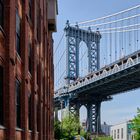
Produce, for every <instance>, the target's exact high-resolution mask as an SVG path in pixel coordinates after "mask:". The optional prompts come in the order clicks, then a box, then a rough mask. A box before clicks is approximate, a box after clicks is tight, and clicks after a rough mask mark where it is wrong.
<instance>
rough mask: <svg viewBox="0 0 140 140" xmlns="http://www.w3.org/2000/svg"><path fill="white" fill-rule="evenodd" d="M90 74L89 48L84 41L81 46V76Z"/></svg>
mask: <svg viewBox="0 0 140 140" xmlns="http://www.w3.org/2000/svg"><path fill="white" fill-rule="evenodd" d="M87 74H88V48H87V45H86V43H85V42H84V41H82V42H81V43H80V44H79V76H80V77H84V76H86V75H87Z"/></svg>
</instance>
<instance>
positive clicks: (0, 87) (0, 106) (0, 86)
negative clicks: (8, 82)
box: [0, 66, 3, 125]
mask: <svg viewBox="0 0 140 140" xmlns="http://www.w3.org/2000/svg"><path fill="white" fill-rule="evenodd" d="M0 125H3V68H2V67H1V66H0Z"/></svg>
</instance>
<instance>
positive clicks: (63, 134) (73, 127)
mask: <svg viewBox="0 0 140 140" xmlns="http://www.w3.org/2000/svg"><path fill="white" fill-rule="evenodd" d="M79 129H80V122H79V118H78V117H77V116H73V115H72V114H70V113H67V115H66V116H65V117H64V118H63V120H62V122H59V121H55V123H54V130H55V132H54V133H55V139H58V140H59V139H65V140H72V139H73V136H75V135H77V134H78V131H79Z"/></svg>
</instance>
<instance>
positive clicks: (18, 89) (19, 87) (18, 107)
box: [16, 80, 21, 128]
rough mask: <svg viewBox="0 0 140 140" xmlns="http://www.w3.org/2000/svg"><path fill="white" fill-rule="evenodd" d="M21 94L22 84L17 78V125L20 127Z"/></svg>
mask: <svg viewBox="0 0 140 140" xmlns="http://www.w3.org/2000/svg"><path fill="white" fill-rule="evenodd" d="M20 95H21V84H20V82H19V81H18V80H16V126H17V127H18V128H20V127H21V123H20V122H21V116H20V115H21V102H20Z"/></svg>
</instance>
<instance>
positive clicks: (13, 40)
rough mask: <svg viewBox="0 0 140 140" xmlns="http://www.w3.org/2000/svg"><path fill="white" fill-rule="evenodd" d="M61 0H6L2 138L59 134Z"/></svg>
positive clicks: (0, 40)
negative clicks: (56, 94) (56, 44)
mask: <svg viewBox="0 0 140 140" xmlns="http://www.w3.org/2000/svg"><path fill="white" fill-rule="evenodd" d="M56 14H57V1H56V0H0V140H53V88H54V87H53V40H52V33H53V32H54V31H56Z"/></svg>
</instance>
